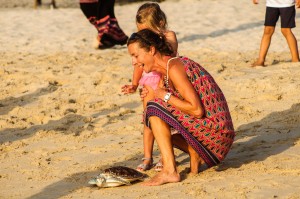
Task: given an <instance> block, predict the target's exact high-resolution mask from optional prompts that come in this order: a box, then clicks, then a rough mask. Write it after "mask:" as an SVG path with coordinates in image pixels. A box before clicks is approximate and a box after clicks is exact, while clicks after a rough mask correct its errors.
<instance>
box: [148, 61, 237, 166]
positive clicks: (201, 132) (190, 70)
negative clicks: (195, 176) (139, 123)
mask: <svg viewBox="0 0 300 199" xmlns="http://www.w3.org/2000/svg"><path fill="white" fill-rule="evenodd" d="M180 60H181V61H182V63H183V64H184V67H185V71H186V74H187V76H188V78H189V80H190V82H191V83H192V85H193V87H194V89H195V90H196V92H197V93H198V94H199V97H200V99H201V103H202V106H203V108H204V110H205V111H204V112H205V113H204V116H203V117H202V118H196V117H194V116H192V115H189V114H186V113H184V112H182V111H181V110H179V109H177V108H176V107H174V106H172V105H170V104H168V103H166V102H164V101H163V100H162V99H160V98H155V99H154V100H151V101H149V102H148V104H147V107H146V110H145V112H144V113H145V114H144V117H145V118H144V121H145V124H146V125H147V126H148V127H149V128H151V126H150V121H149V117H151V116H157V117H159V118H161V119H162V120H163V121H165V122H166V123H168V124H169V125H170V127H172V128H174V129H176V130H177V131H178V132H179V133H180V134H181V135H182V136H183V138H184V139H185V140H186V141H187V143H188V144H189V145H191V146H192V147H193V148H194V149H195V151H197V153H198V154H199V155H200V157H201V158H202V159H203V160H204V161H205V163H206V164H207V166H208V167H211V166H215V165H217V164H219V163H220V162H221V161H222V160H223V159H224V158H225V157H226V155H227V153H228V151H229V149H230V148H231V145H232V143H233V141H234V136H235V133H234V128H233V124H232V119H231V116H230V112H229V108H228V105H227V102H226V99H225V96H224V94H223V92H222V91H221V89H220V87H219V86H218V85H217V83H216V82H215V80H214V79H213V77H212V76H211V75H210V74H209V73H208V72H207V71H206V70H205V69H204V68H203V67H202V66H200V65H199V64H198V63H196V62H194V61H193V60H191V59H189V58H187V57H180ZM170 92H171V93H172V95H174V96H176V97H179V98H182V97H181V96H180V94H179V93H178V91H176V90H170Z"/></svg>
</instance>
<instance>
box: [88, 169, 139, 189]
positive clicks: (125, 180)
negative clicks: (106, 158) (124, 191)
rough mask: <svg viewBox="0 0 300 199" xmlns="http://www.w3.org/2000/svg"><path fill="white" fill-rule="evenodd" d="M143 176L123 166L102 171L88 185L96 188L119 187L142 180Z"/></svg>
mask: <svg viewBox="0 0 300 199" xmlns="http://www.w3.org/2000/svg"><path fill="white" fill-rule="evenodd" d="M144 177H145V175H144V174H143V173H141V172H139V171H137V170H135V169H131V168H128V167H124V166H116V167H110V168H107V169H105V170H104V172H103V173H100V174H99V175H98V176H96V177H95V178H92V179H91V180H90V181H89V184H92V185H97V186H98V187H117V186H121V185H131V182H133V181H136V180H142V179H143V178H144Z"/></svg>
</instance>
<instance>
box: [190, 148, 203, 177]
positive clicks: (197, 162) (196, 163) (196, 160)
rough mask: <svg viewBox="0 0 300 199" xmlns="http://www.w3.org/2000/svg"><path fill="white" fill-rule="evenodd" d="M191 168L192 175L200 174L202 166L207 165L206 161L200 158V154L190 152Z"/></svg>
mask: <svg viewBox="0 0 300 199" xmlns="http://www.w3.org/2000/svg"><path fill="white" fill-rule="evenodd" d="M189 155H190V161H191V162H190V167H191V174H198V173H199V169H200V166H201V165H202V164H205V162H204V160H203V159H202V158H201V157H200V156H199V154H198V153H197V152H196V151H195V152H190V154H189Z"/></svg>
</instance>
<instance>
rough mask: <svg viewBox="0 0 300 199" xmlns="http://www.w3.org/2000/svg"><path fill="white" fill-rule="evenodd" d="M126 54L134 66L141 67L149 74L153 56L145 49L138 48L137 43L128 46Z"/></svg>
mask: <svg viewBox="0 0 300 199" xmlns="http://www.w3.org/2000/svg"><path fill="white" fill-rule="evenodd" d="M128 52H129V54H130V56H131V59H132V64H133V65H134V66H139V67H142V68H143V70H144V71H145V72H146V73H149V72H151V70H152V67H153V55H151V53H150V52H147V51H145V49H143V48H140V46H139V44H138V42H135V43H132V44H129V46H128Z"/></svg>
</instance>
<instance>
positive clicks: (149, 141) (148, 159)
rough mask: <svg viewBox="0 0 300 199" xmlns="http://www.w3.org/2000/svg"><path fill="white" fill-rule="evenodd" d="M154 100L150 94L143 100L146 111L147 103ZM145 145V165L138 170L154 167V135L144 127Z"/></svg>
mask: <svg viewBox="0 0 300 199" xmlns="http://www.w3.org/2000/svg"><path fill="white" fill-rule="evenodd" d="M153 98H154V96H153V95H151V94H150V93H148V95H147V96H146V97H145V98H144V100H143V106H144V109H145V108H146V106H147V102H148V101H150V100H152V99H153ZM143 143H144V158H143V164H141V165H139V166H138V168H137V169H138V170H148V169H150V168H151V167H152V163H153V159H152V152H153V144H154V135H153V133H152V131H151V129H150V128H148V127H147V126H146V125H144V133H143Z"/></svg>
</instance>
